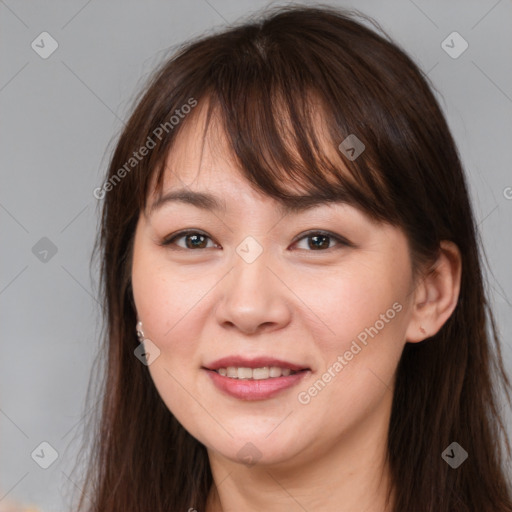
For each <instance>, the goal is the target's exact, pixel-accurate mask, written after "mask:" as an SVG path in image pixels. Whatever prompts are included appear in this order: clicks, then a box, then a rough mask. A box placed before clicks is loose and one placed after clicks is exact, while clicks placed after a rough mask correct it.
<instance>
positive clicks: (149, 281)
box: [132, 112, 461, 512]
mask: <svg viewBox="0 0 512 512" xmlns="http://www.w3.org/2000/svg"><path fill="white" fill-rule="evenodd" d="M203 122H204V116H203V113H201V112H199V113H198V115H197V116H196V117H195V118H194V120H190V122H189V123H187V124H186V125H185V126H184V131H183V132H182V133H180V136H179V138H178V139H177V142H176V144H175V146H174V148H173V150H172V152H171V153H170V155H169V158H168V161H167V168H166V175H165V182H164V187H163V190H164V193H165V192H167V191H169V190H173V189H175V188H181V187H186V188H188V189H190V190H194V191H207V192H209V193H211V194H213V195H215V196H217V197H218V198H221V199H222V200H223V201H224V202H225V211H215V212H213V211H205V210H202V209H200V208H197V207H195V206H193V205H190V204H184V203H178V202H176V203H167V204H165V205H164V206H162V207H161V208H160V209H158V210H155V211H154V212H153V213H152V214H151V215H148V216H146V215H145V214H141V216H140V218H139V222H138V224H137V228H136V233H135V243H134V253H133V266H132V286H133V293H134V300H135V304H136V309H137V314H138V318H139V319H140V320H141V321H142V323H143V329H144V333H145V336H146V338H149V339H150V340H151V341H152V342H153V343H154V344H155V345H156V346H157V347H158V348H159V350H160V355H159V357H157V358H156V359H155V360H154V362H153V363H152V364H151V365H150V366H149V370H150V373H151V376H152V379H153V381H154V384H155V386H156V388H157V390H158V392H159V394H160V395H161V397H162V399H163V401H164V402H165V404H166V405H167V407H168V408H169V410H170V411H171V412H172V413H173V414H174V415H175V416H176V418H177V419H178V420H179V421H180V423H181V424H182V425H183V427H184V428H185V429H186V430H187V431H188V432H190V433H191V435H193V436H194V437H195V438H196V439H198V440H199V441H200V442H201V443H203V444H204V445H205V446H206V448H207V450H208V455H209V459H210V465H211V469H212V474H213V478H214V481H215V486H214V487H212V490H211V492H210V495H209V502H208V507H207V511H208V512H217V511H223V512H227V511H235V510H236V511H240V510H243V511H247V512H251V511H261V510H266V511H269V512H273V511H282V510H289V511H295V510H297V511H303V510H322V511H326V512H329V511H332V512H348V511H350V512H355V511H357V512H363V511H366V512H377V511H378V512H382V511H385V510H391V508H389V507H386V506H385V492H386V486H387V485H388V484H389V483H390V479H389V469H388V467H387V465H386V464H385V455H386V438H387V433H388V423H389V417H390V411H391V403H392V397H393V389H394V377H395V371H396V367H397V364H398V361H399V359H400V355H401V353H402V350H403V348H404V345H405V343H406V341H409V342H420V341H422V340H423V339H425V338H427V337H429V336H432V335H433V334H435V333H436V332H437V331H438V330H439V328H440V327H441V326H442V325H443V323H444V322H445V321H446V320H447V318H448V317H449V316H450V314H451V313H452V311H453V309H454V308H455V305H456V301H457V297H458V292H459V282H460V270H461V269H460V255H459V253H458V250H457V248H456V246H454V245H453V244H451V243H449V242H443V244H442V253H441V256H440V258H439V260H438V261H437V262H436V263H435V265H434V269H435V270H434V271H433V272H432V273H430V274H429V275H428V277H425V278H423V279H420V280H417V281H415V280H414V279H413V274H412V269H411V268H412V267H411V261H410V255H409V250H408V243H407V239H406V237H405V235H404V233H403V232H402V230H400V229H398V228H396V227H391V226H389V225H387V224H377V223H375V222H373V221H372V220H371V219H370V218H369V217H367V216H366V215H365V214H363V213H362V212H360V211H359V210H357V209H355V208H353V207H351V206H348V205H346V204H342V203H339V204H338V203H336V204H334V205H327V204H321V205H319V206H318V207H316V208H314V209H311V210H306V211H304V212H302V213H299V214H288V215H286V216H285V217H283V215H282V214H281V213H280V212H279V203H277V202H276V201H275V200H274V199H272V198H270V197H268V196H265V195H263V194H261V193H260V192H258V191H256V190H255V189H254V188H252V186H251V185H250V183H249V182H248V181H247V180H246V179H245V178H244V177H242V176H241V174H240V171H239V169H238V168H237V166H236V163H235V162H234V161H233V159H232V158H231V156H230V152H229V149H228V147H227V145H226V144H225V141H224V139H223V137H222V134H221V131H220V130H215V129H212V130H210V131H209V132H208V137H207V139H206V144H205V145H204V147H203V145H202V133H203V132H202V126H203V125H202V123H203ZM155 198H156V196H154V195H153V196H152V198H151V199H152V200H154V199H155ZM151 202H152V201H151V200H150V204H151ZM184 229H194V230H200V232H202V233H204V234H206V235H207V237H209V238H206V239H204V243H205V246H204V247H205V248H187V245H186V242H187V238H186V237H181V238H179V239H176V240H175V245H173V246H168V247H163V246H160V245H159V244H158V243H159V242H161V241H162V240H164V239H165V238H169V235H170V234H173V233H177V232H178V231H181V230H184ZM319 229H320V230H325V231H329V232H332V234H333V235H339V236H341V237H344V238H346V239H347V240H348V241H349V242H350V243H351V245H350V246H348V245H344V244H342V243H339V242H336V240H335V239H333V238H327V239H325V240H324V241H325V243H326V245H327V244H329V245H328V247H330V248H325V249H317V250H315V249H314V244H313V242H312V241H311V238H308V237H307V236H306V235H308V234H309V235H310V236H314V235H315V231H317V230H319ZM307 232H309V233H307ZM298 235H300V237H299V238H298ZM247 236H252V237H253V238H254V239H256V240H257V242H258V243H259V244H260V246H261V248H262V249H263V252H262V253H261V255H260V256H259V257H258V258H257V259H256V260H255V261H254V262H252V263H250V264H249V263H247V262H246V261H244V259H242V258H241V257H240V256H239V255H238V253H237V252H236V248H237V246H238V245H239V244H240V242H242V240H244V239H245V238H246V237H247ZM189 247H193V244H190V240H189ZM395 303H398V304H399V305H400V306H401V310H400V312H398V313H396V315H394V318H393V319H391V320H389V321H388V322H386V323H385V326H384V327H383V328H382V329H380V330H379V332H378V334H377V335H375V336H374V337H373V338H368V343H367V345H366V346H364V345H362V344H361V343H360V345H361V347H362V350H361V351H360V352H358V353H357V354H356V355H354V357H353V358H352V359H351V360H350V361H348V362H347V364H346V365H344V366H343V369H342V370H341V371H339V372H337V373H336V372H334V373H335V375H336V376H335V377H333V378H332V379H331V380H330V382H328V383H327V384H326V385H325V387H324V388H323V389H322V390H321V391H320V392H319V393H317V394H316V396H313V397H311V400H310V401H309V403H307V404H304V403H300V402H299V400H298V394H299V393H300V392H304V391H306V392H307V390H308V389H309V388H310V387H311V386H312V385H313V384H314V383H315V381H317V380H318V379H319V378H321V377H322V375H323V374H324V373H325V372H326V371H327V370H328V369H329V368H331V373H332V366H333V364H334V363H335V361H337V358H338V356H340V355H341V356H343V354H344V353H345V352H346V351H347V350H349V349H350V347H351V343H352V341H353V340H355V339H356V338H357V336H358V334H360V333H361V332H363V331H364V329H365V328H368V327H370V326H374V325H375V324H376V321H377V320H379V319H380V318H382V317H381V315H382V314H386V311H388V310H389V309H390V308H392V305H393V304H395ZM379 325H380V324H379ZM423 331H425V332H423ZM228 355H246V356H260V355H267V356H272V357H276V358H280V359H284V360H287V361H291V362H293V363H298V364H301V365H303V366H307V367H309V368H311V372H310V373H309V374H308V375H307V376H306V377H305V378H304V379H303V380H302V382H301V383H300V384H299V385H298V386H296V387H292V388H290V389H287V390H284V391H282V392H281V393H280V394H279V395H278V396H276V397H274V398H271V399H267V400H258V401H244V400H239V399H236V398H233V397H230V396H228V395H225V394H223V393H222V392H221V391H219V390H217V388H216V387H215V386H213V384H212V383H211V381H210V378H209V376H208V375H207V374H206V372H205V371H204V370H202V369H201V367H202V366H204V365H206V364H207V363H209V362H212V361H214V360H216V359H218V358H220V357H224V356H228ZM249 442H250V443H252V445H254V446H255V447H256V448H257V455H254V457H255V459H257V460H256V461H255V462H256V464H251V465H248V464H246V463H244V461H243V460H241V458H240V456H239V455H238V452H239V450H240V449H242V448H243V447H244V446H245V445H246V444H247V443H249ZM246 449H247V448H246ZM255 453H256V452H255Z"/></svg>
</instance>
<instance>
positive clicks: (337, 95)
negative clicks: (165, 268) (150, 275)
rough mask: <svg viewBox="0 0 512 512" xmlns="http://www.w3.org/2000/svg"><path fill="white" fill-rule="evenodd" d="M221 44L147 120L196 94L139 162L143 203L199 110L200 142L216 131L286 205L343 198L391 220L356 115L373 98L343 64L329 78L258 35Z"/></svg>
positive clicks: (258, 182) (392, 211) (385, 191)
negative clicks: (151, 155) (202, 118)
mask: <svg viewBox="0 0 512 512" xmlns="http://www.w3.org/2000/svg"><path fill="white" fill-rule="evenodd" d="M224 50H225V56H224V58H221V59H219V58H217V61H216V62H214V63H212V65H211V67H210V68H208V69H206V70H205V69H203V70H201V74H202V76H201V77H198V76H197V73H190V71H189V76H183V77H182V82H181V84H180V86H179V87H178V88H177V89H175V90H174V91H173V96H174V97H173V98H172V101H170V108H169V107H168V109H166V112H167V113H166V115H164V116H163V117H162V116H160V117H159V118H158V119H156V120H155V121H156V122H155V123H154V126H157V122H161V120H162V118H166V117H167V118H169V117H170V116H171V115H172V112H173V111H174V110H175V109H179V105H180V104H181V105H183V104H185V103H186V102H187V97H189V98H190V96H191V93H192V96H193V97H194V98H195V99H196V100H197V105H198V106H197V107H196V108H195V110H194V111H193V112H191V113H190V114H188V115H186V116H185V117H184V119H183V120H182V121H180V123H179V125H177V126H176V127H175V129H173V130H172V131H171V132H170V133H169V134H168V136H167V137H166V138H165V139H164V140H163V141H162V144H161V147H160V148H159V151H157V153H158V154H159V157H158V161H155V159H153V162H152V163H151V165H150V166H149V167H148V168H147V172H146V173H145V174H146V180H145V182H144V184H142V187H141V188H142V189H143V190H144V192H143V197H141V198H140V199H141V206H142V208H143V209H145V207H146V195H147V192H148V189H149V188H153V187H149V182H150V181H151V182H152V183H154V189H155V191H156V193H157V194H161V193H162V187H163V179H164V172H165V168H166V166H165V162H166V158H167V156H168V154H169V151H172V147H173V146H174V144H175V143H176V142H177V140H178V134H179V133H180V132H181V131H182V130H183V128H184V127H185V126H187V125H188V124H189V123H191V122H193V119H194V118H196V117H197V116H198V112H199V111H201V110H202V109H206V123H205V125H204V132H203V134H202V135H203V143H204V140H205V138H206V137H207V133H208V131H209V130H212V129H214V128H215V129H221V130H222V132H223V134H222V135H224V136H225V140H226V141H227V144H228V147H229V149H230V152H231V153H232V156H233V157H234V160H235V161H236V164H237V166H238V167H239V168H240V170H241V171H242V173H243V175H244V176H245V178H246V179H247V180H248V181H249V182H250V183H252V184H253V185H254V186H255V188H256V189H257V190H259V191H261V192H262V193H264V194H266V195H268V196H270V197H272V198H274V199H276V200H277V201H279V202H281V203H282V204H283V205H284V206H286V207H287V208H288V209H291V210H292V211H293V207H294V205H297V206H298V207H300V206H301V205H303V204H305V203H308V202H315V201H325V202H329V201H344V202H346V203H348V204H350V205H352V206H354V207H356V208H358V209H360V210H361V211H363V212H364V213H366V214H367V215H368V216H370V217H371V218H372V219H374V220H377V221H386V222H389V223H391V224H399V218H398V214H397V211H396V205H395V204H394V201H393V200H392V197H393V194H392V193H391V191H390V187H389V184H388V182H387V180H386V178H385V175H384V173H383V169H382V167H381V166H379V159H378V158H376V156H375V152H374V151H373V148H372V146H375V141H374V140H373V139H372V137H373V135H372V133H371V130H369V125H368V124H367V123H366V121H365V119H364V117H363V116H364V115H365V112H364V103H367V102H368V101H372V99H371V98H368V97H365V95H364V91H363V90H361V88H358V87H357V83H356V82H357V80H359V78H357V77H355V78H354V76H352V75H351V73H350V70H349V67H347V68H346V69H340V70H337V71H333V72H332V73H334V74H331V73H328V72H326V70H325V69H322V68H321V66H320V67H319V66H313V65H311V66H309V65H307V66H305V65H304V61H305V60H308V58H309V59H310V60H311V63H310V64H312V62H313V61H314V60H315V59H314V58H313V57H311V56H308V55H307V54H306V55H305V54H303V53H300V52H295V53H292V52H291V51H290V49H289V48H287V49H286V54H287V59H283V58H281V54H280V52H279V48H278V47H277V48H276V47H273V46H272V44H270V43H268V44H267V43H265V41H261V40H258V39H257V38H256V39H255V40H254V41H252V40H249V41H247V42H245V44H242V43H240V44H237V45H234V46H233V47H230V48H229V49H227V48H226V49H224ZM189 53H191V54H193V47H192V48H191V49H190V50H189ZM294 55H295V57H296V58H295V59H294V58H291V57H293V56H294ZM190 58H191V55H188V56H187V54H186V53H185V54H181V55H178V56H177V57H176V58H175V60H174V62H173V64H174V66H175V67H176V68H177V69H178V70H179V69H180V68H181V66H180V61H181V60H183V59H190ZM338 65H340V64H339V63H338ZM347 66H348V65H347ZM197 71H198V70H197ZM354 80H355V82H354ZM340 82H341V83H340ZM198 84H199V85H198ZM362 104H363V105H362ZM212 121H214V123H213V125H212ZM347 137H348V139H347ZM344 141H345V142H344ZM354 141H355V145H356V146H355V147H351V146H354ZM356 151H357V153H356ZM359 152H360V154H358V153H359ZM354 154H355V155H356V156H357V158H353V157H352V156H353V155H354Z"/></svg>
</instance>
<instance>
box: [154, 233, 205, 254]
mask: <svg viewBox="0 0 512 512" xmlns="http://www.w3.org/2000/svg"><path fill="white" fill-rule="evenodd" d="M181 239H184V246H183V245H180V244H178V243H176V242H177V240H181ZM208 240H211V238H210V237H209V236H208V235H206V234H204V233H201V232H200V231H182V232H181V233H177V234H176V235H173V236H172V237H171V238H168V239H166V240H164V241H163V242H162V243H161V244H160V245H163V246H171V245H176V246H177V247H179V248H180V249H191V250H194V249H208V248H209V247H207V245H208ZM210 247H211V246H210Z"/></svg>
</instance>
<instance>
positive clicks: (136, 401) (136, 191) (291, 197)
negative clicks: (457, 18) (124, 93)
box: [79, 7, 512, 512]
mask: <svg viewBox="0 0 512 512" xmlns="http://www.w3.org/2000/svg"><path fill="white" fill-rule="evenodd" d="M95 195H97V197H98V198H100V199H102V200H103V213H102V225H101V233H100V238H99V241H98V242H99V245H98V247H99V248H100V249H101V257H102V285H103V291H104V306H105V312H106V323H107V325H108V330H107V332H106V336H105V339H106V344H105V350H106V352H105V356H106V374H105V380H104V381H103V388H102V393H103V395H102V396H103V406H102V409H101V421H100V423H99V425H98V428H97V430H95V436H94V438H95V445H94V447H95V448H94V451H93V453H92V457H91V459H90V464H89V472H88V475H87V482H86V485H85V487H84V495H83V496H82V499H81V502H80V507H79V508H80V510H89V511H101V512H110V511H112V512H113V511H121V510H122V511H131V510H133V511H136V510H137V511H140V510H151V511H152V512H156V511H181V510H183V511H186V510H189V511H193V510H197V511H201V512H203V511H206V512H218V511H228V510H243V511H244V512H246V511H247V512H250V511H257V510H265V511H282V510H286V511H289V510H308V511H329V512H331V511H332V512H334V511H335V512H347V511H351V512H352V511H356V510H357V511H366V512H377V511H378V512H382V511H394V512H411V511H421V512H433V511H435V512H454V511H460V512H462V511H479V512H481V511H491V510H492V511H500V512H505V511H508V512H511V511H512V498H511V490H510V481H507V478H506V476H505V467H506V466H505V462H506V460H505V457H504V456H505V455H507V454H508V455H509V456H510V446H509V444H508V440H507V438H506V436H505V432H504V428H503V423H502V420H501V418H500V414H499V413H500V411H499V404H498V399H497V392H498V388H497V387H496V386H500V389H503V390H505V391H506V393H507V397H509V398H510V395H509V394H508V393H509V389H510V383H509V381H508V378H507V375H506V374H505V371H504V369H503V364H502V361H501V356H500V351H499V342H498V340H497V336H496V332H495V330H494V324H493V320H492V314H491V312H490V311H488V309H487V307H486V306H487V302H486V298H485V294H484V288H483V282H482V273H481V266H480V260H479V253H478V245H477V234H476V227H475V222H474V217H473V213H472V209H471V206H470V203H469V200H468V191H467V186H466V183H465V178H464V174H463V170H462V168H461V163H460V160H459V157H458V154H457V150H456V147H455V144H454V141H453V139H452V137H451V135H450V133H449V130H448V127H447V124H446V122H445V120H444V118H443V115H442V113H441V111H440V108H439V106H438V104H437V102H436V100H435V98H434V96H433V95H432V92H431V90H430V88H429V86H428V84H427V82H426V78H425V77H424V75H423V74H422V72H421V71H420V70H419V69H418V68H417V67H416V65H415V64H414V63H413V62H411V60H410V59H409V58H408V57H407V56H406V55H405V54H404V53H403V52H402V51H401V50H400V49H399V48H397V46H395V45H394V44H393V43H392V42H390V41H389V40H388V39H387V38H385V37H383V36H380V35H377V34H376V33H375V32H373V31H372V30H370V29H368V28H366V27H365V26H364V25H362V24H360V23H359V22H357V21H356V20H355V19H354V18H353V17H352V16H351V15H349V14H346V13H343V12H340V11H337V10H333V9H329V8H307V7H287V8H282V9H278V10H277V11H276V12H272V13H270V14H268V15H267V16H266V17H265V18H262V19H261V20H256V21H254V22H250V23H247V24H245V25H241V26H238V27H235V28H230V29H229V30H226V31H224V32H222V33H219V34H216V35H210V36H207V37H204V38H201V39H199V40H196V41H192V42H190V43H188V44H186V45H184V46H183V47H182V48H181V49H180V51H179V52H178V53H177V54H176V55H174V56H173V57H172V58H171V59H170V60H169V61H168V62H166V63H165V65H164V66H163V67H162V68H161V69H160V70H159V71H158V72H157V73H156V75H155V76H154V78H153V79H152V81H151V83H150V84H149V85H148V87H147V89H146V91H145V93H144V95H143V96H142V98H141V99H140V101H139V102H138V104H137V106H136V108H135V110H134V112H133V114H132V116H131V118H130V119H129V121H128V123H127V125H126V128H125V130H124V132H123V134H122V135H121V137H120V140H119V142H118V144H117V147H116V150H115V152H114V155H113V158H112V161H111V164H110V168H109V171H108V175H107V177H106V180H105V183H104V185H103V186H102V187H100V188H99V189H97V191H96V192H95ZM489 326H490V327H491V329H489V331H490V332H491V334H492V335H491V336H489V334H488V329H487V327H489ZM498 440H502V441H504V442H505V446H506V448H507V451H506V452H505V451H504V447H502V445H501V444H500V443H499V442H498ZM85 496H87V497H85Z"/></svg>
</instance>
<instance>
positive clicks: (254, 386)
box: [205, 370, 310, 400]
mask: <svg viewBox="0 0 512 512" xmlns="http://www.w3.org/2000/svg"><path fill="white" fill-rule="evenodd" d="M205 371H206V372H207V373H208V375H209V376H210V379H212V382H213V383H214V384H215V386H216V387H217V388H218V389H220V390H221V391H223V392H224V393H226V394H228V395H230V396H233V397H235V398H239V399H241V400H265V399H267V398H272V397H274V396H275V395H277V394H278V393H280V392H281V391H283V390H285V389H288V388H291V387H292V386H295V385H297V384H298V383H299V382H300V381H301V380H302V379H303V378H304V377H305V376H306V375H307V374H308V373H310V371H309V370H305V371H301V372H298V373H294V374H292V375H288V376H287V377H272V378H269V379H260V380H252V379H232V378H230V377H224V376H223V375H219V374H218V373H217V372H215V371H213V370H205Z"/></svg>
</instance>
